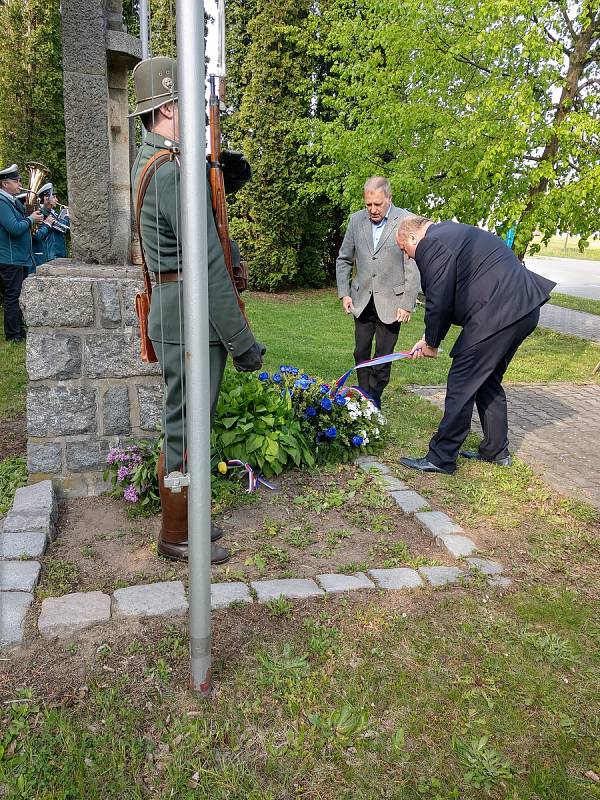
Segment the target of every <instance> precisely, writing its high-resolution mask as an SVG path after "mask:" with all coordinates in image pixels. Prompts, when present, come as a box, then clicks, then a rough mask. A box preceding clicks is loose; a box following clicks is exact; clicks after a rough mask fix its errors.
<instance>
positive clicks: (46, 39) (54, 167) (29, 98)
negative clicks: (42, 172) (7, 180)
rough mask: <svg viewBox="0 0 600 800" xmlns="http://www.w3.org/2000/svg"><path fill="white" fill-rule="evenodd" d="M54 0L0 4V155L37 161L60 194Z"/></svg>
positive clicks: (62, 170) (61, 139)
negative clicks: (42, 165)
mask: <svg viewBox="0 0 600 800" xmlns="http://www.w3.org/2000/svg"><path fill="white" fill-rule="evenodd" d="M61 57H62V54H61V30H60V0H5V2H4V3H3V4H2V5H0V76H1V78H2V79H1V80H0V161H1V162H2V164H3V165H6V164H10V163H12V162H13V161H14V162H16V163H17V164H18V165H19V167H20V169H21V171H22V174H23V178H24V181H26V178H25V176H26V173H25V165H26V164H27V162H28V161H40V162H42V163H43V164H45V165H46V166H47V167H48V168H49V169H50V173H51V175H50V177H51V180H52V181H53V183H54V184H55V186H56V187H57V191H58V193H59V195H60V197H61V199H62V198H65V200H66V191H67V181H66V164H65V132H64V120H63V95H62V66H61Z"/></svg>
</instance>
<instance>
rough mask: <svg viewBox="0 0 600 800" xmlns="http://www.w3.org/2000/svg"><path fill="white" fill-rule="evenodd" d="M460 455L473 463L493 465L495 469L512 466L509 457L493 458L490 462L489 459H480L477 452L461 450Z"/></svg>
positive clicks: (479, 454)
mask: <svg viewBox="0 0 600 800" xmlns="http://www.w3.org/2000/svg"><path fill="white" fill-rule="evenodd" d="M460 454H461V456H462V457H463V458H471V459H473V460H474V461H486V462H487V463H488V464H495V465H496V466H497V467H511V466H512V458H511V456H505V457H504V458H495V459H494V460H493V461H492V460H490V459H489V458H482V457H481V453H480V452H479V451H478V450H461V453H460Z"/></svg>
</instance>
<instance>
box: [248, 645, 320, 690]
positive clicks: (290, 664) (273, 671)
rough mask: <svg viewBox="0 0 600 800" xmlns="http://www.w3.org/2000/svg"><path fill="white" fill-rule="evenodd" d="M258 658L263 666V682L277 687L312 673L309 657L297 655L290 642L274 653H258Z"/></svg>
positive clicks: (294, 681)
mask: <svg viewBox="0 0 600 800" xmlns="http://www.w3.org/2000/svg"><path fill="white" fill-rule="evenodd" d="M256 658H257V661H258V663H259V664H260V665H261V668H262V676H261V678H262V680H263V682H265V683H266V684H267V685H269V686H274V687H276V688H282V687H284V686H285V685H289V684H293V683H296V682H297V681H299V680H301V679H302V678H305V677H306V676H307V675H308V674H309V673H310V664H309V663H308V659H307V657H306V656H305V655H296V654H295V653H294V651H293V650H292V646H291V644H289V642H286V643H285V644H284V645H283V646H282V647H281V649H280V650H275V651H274V652H273V653H266V652H262V653H258V655H257V656H256Z"/></svg>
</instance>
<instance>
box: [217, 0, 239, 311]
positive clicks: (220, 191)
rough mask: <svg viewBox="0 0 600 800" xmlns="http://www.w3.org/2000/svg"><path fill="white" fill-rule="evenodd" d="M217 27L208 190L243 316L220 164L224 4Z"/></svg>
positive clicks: (219, 5)
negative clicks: (216, 56) (209, 189)
mask: <svg viewBox="0 0 600 800" xmlns="http://www.w3.org/2000/svg"><path fill="white" fill-rule="evenodd" d="M217 6H218V8H217V25H218V39H219V46H218V59H217V66H216V75H211V76H210V96H209V100H208V114H209V121H210V188H211V195H212V207H213V213H214V216H215V222H216V225H217V233H218V234H219V239H220V241H221V246H222V247H223V255H224V256H225V265H226V267H227V271H228V272H229V277H230V278H231V283H232V285H233V289H234V291H235V294H236V298H237V301H238V305H239V307H240V311H241V312H242V314H243V315H244V317H245V316H246V313H245V303H244V301H243V300H242V298H241V297H240V292H243V291H244V290H245V289H246V288H247V286H248V275H247V272H246V268H245V265H242V264H240V266H238V267H236V266H235V264H234V262H233V253H232V249H231V239H230V238H229V222H228V220H227V200H226V198H225V180H224V177H223V166H222V164H221V119H220V112H221V105H222V104H223V103H224V100H225V12H224V0H220V2H218V3H217ZM217 77H218V78H219V92H218V94H217Z"/></svg>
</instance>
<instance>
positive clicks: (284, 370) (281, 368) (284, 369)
mask: <svg viewBox="0 0 600 800" xmlns="http://www.w3.org/2000/svg"><path fill="white" fill-rule="evenodd" d="M288 370H289V367H286V365H285V364H282V365H281V366H280V367H279V372H283V374H284V375H285V373H286V372H288Z"/></svg>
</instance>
